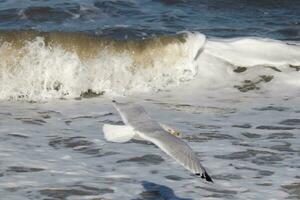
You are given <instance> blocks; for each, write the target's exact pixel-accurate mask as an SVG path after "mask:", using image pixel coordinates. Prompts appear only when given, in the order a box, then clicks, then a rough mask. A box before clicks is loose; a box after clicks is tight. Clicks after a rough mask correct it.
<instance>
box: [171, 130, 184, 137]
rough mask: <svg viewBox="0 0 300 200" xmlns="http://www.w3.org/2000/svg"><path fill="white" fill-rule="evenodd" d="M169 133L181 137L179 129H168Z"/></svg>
mask: <svg viewBox="0 0 300 200" xmlns="http://www.w3.org/2000/svg"><path fill="white" fill-rule="evenodd" d="M168 132H169V133H170V134H171V135H174V136H175V137H179V138H180V137H181V136H182V134H181V133H180V132H179V131H175V130H169V131H168Z"/></svg>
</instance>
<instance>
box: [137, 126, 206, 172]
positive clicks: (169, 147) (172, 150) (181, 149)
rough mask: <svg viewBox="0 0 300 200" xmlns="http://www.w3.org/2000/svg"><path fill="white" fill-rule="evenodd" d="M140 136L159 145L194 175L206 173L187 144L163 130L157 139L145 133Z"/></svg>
mask: <svg viewBox="0 0 300 200" xmlns="http://www.w3.org/2000/svg"><path fill="white" fill-rule="evenodd" d="M140 135H141V136H142V137H145V139H146V138H147V140H150V141H151V142H152V143H154V144H155V145H157V146H158V147H159V148H160V149H162V150H163V151H164V152H165V153H166V154H168V155H169V156H171V157H172V158H174V159H175V160H176V161H177V162H178V163H180V164H181V165H182V166H184V167H185V168H187V169H188V170H190V171H191V172H192V173H194V174H202V173H204V172H205V169H204V168H203V167H202V165H201V164H200V161H199V159H198V158H197V156H196V154H195V153H194V152H193V151H192V149H191V148H190V147H189V146H188V145H187V144H186V143H185V142H183V141H182V140H180V139H179V138H177V137H175V136H173V135H171V134H169V133H167V132H165V131H163V130H162V131H161V132H160V134H159V135H160V136H157V137H152V138H149V137H147V136H146V135H145V134H143V133H142V134H140Z"/></svg>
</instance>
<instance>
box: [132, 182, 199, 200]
mask: <svg viewBox="0 0 300 200" xmlns="http://www.w3.org/2000/svg"><path fill="white" fill-rule="evenodd" d="M142 185H143V187H144V189H145V190H144V191H143V192H141V193H140V197H139V198H137V199H133V200H142V199H143V200H193V199H190V198H181V197H178V196H176V194H175V193H174V191H173V190H172V189H171V188H169V187H167V186H164V185H159V184H156V183H153V182H150V181H143V182H142Z"/></svg>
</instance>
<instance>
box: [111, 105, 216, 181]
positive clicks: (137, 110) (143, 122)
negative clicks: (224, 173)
mask: <svg viewBox="0 0 300 200" xmlns="http://www.w3.org/2000/svg"><path fill="white" fill-rule="evenodd" d="M114 105H115V107H116V109H117V110H118V111H119V112H120V115H121V117H122V119H123V121H124V122H125V124H126V125H129V126H132V128H133V129H134V130H135V131H136V134H138V135H139V136H140V137H141V138H143V139H145V140H148V141H150V142H152V143H153V144H155V145H156V146H158V147H159V148H160V149H161V150H162V151H164V152H165V153H166V154H168V155H169V156H171V157H172V158H174V159H175V160H176V161H177V162H178V163H179V164H181V165H182V166H184V167H185V168H186V169H188V170H190V171H191V172H192V173H194V174H196V175H199V176H201V178H204V179H206V180H207V181H210V182H212V179H211V178H210V176H209V175H208V174H207V172H206V170H205V169H204V167H203V166H202V165H201V164H200V161H199V159H198V158H197V156H196V154H195V153H194V152H193V150H192V149H191V148H190V147H189V146H188V145H187V144H186V143H185V142H184V141H183V140H181V139H179V138H177V137H175V136H173V135H171V134H169V133H168V132H167V131H165V130H164V129H163V128H162V127H161V126H160V124H159V123H158V122H156V121H154V120H153V119H151V118H150V117H149V116H148V115H147V113H146V111H145V109H144V108H143V107H141V106H139V105H137V104H127V103H117V102H114Z"/></svg>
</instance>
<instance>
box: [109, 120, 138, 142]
mask: <svg viewBox="0 0 300 200" xmlns="http://www.w3.org/2000/svg"><path fill="white" fill-rule="evenodd" d="M103 133H104V137H105V139H106V140H108V141H110V142H119V143H122V142H128V141H129V140H131V139H132V138H133V137H134V135H135V132H134V130H133V128H132V127H131V126H125V125H111V124H104V125H103Z"/></svg>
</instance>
